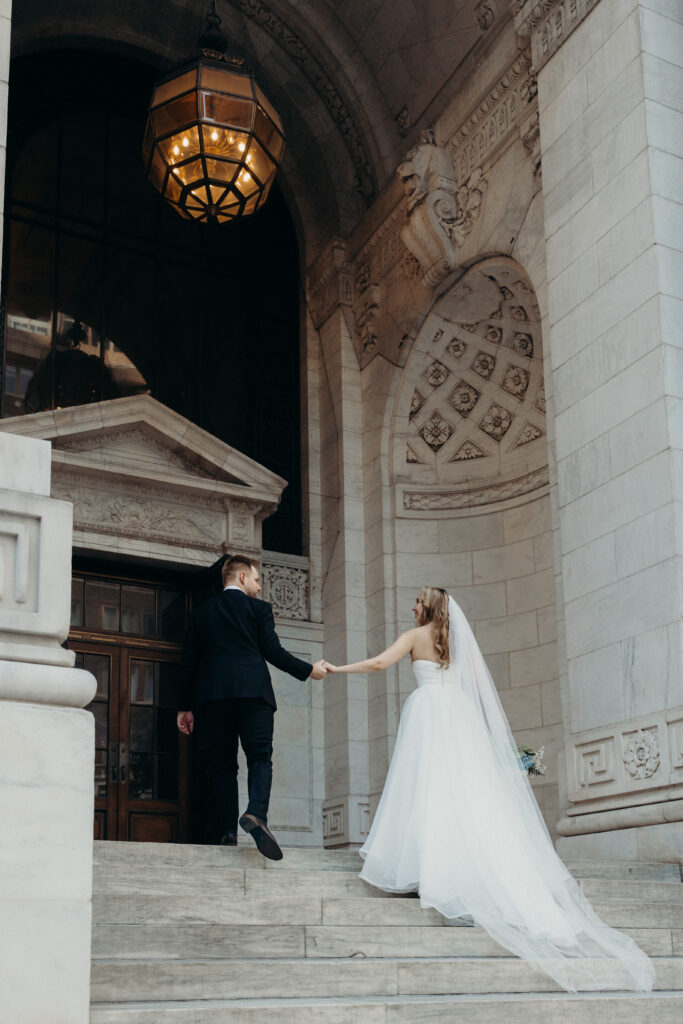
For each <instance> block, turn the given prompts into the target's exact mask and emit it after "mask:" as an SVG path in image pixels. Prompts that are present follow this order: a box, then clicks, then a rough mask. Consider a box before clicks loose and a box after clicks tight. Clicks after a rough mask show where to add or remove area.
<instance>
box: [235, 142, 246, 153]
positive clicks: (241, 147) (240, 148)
mask: <svg viewBox="0 0 683 1024" xmlns="http://www.w3.org/2000/svg"><path fill="white" fill-rule="evenodd" d="M237 148H238V149H239V151H240V153H244V151H245V149H246V148H247V147H246V146H245V145H244V143H243V142H240V144H239V146H238V147H237Z"/></svg>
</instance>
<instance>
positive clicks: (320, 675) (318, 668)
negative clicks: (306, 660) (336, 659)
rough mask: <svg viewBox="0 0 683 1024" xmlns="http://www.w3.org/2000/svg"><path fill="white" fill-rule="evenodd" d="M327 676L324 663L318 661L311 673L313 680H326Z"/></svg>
mask: <svg viewBox="0 0 683 1024" xmlns="http://www.w3.org/2000/svg"><path fill="white" fill-rule="evenodd" d="M326 675H327V669H326V668H325V662H324V661H316V663H315V665H314V666H313V671H312V672H311V679H324V678H325V676H326Z"/></svg>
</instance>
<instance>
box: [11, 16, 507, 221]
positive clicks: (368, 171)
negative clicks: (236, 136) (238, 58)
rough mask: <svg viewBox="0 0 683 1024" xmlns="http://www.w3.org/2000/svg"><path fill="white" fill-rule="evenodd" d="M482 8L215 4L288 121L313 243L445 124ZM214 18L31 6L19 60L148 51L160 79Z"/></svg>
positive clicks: (20, 29) (17, 22) (290, 162)
mask: <svg viewBox="0 0 683 1024" xmlns="http://www.w3.org/2000/svg"><path fill="white" fill-rule="evenodd" d="M492 2H493V3H495V2H496V0H492ZM481 6H482V5H481V2H479V3H478V2H477V0H218V3H217V9H218V13H219V14H220V16H221V19H222V26H223V29H224V31H225V32H226V35H227V36H228V39H229V41H230V43H231V44H232V45H233V46H234V47H235V48H237V49H238V50H240V51H241V52H242V53H243V54H244V55H245V56H246V57H247V59H248V60H249V61H250V62H251V63H252V65H253V66H254V69H255V70H256V72H257V73H258V74H259V76H260V77H262V79H263V82H264V85H265V86H266V88H267V89H268V90H269V91H270V93H271V95H272V98H273V100H274V101H275V103H276V104H277V105H278V107H279V108H280V110H281V112H282V114H283V117H284V119H285V123H286V126H287V134H288V150H287V155H286V159H285V165H284V168H283V170H284V174H285V176H286V177H287V179H288V185H289V189H287V188H286V191H288V190H289V191H290V192H291V193H294V198H295V200H296V202H297V205H298V206H299V210H300V216H301V217H302V219H303V220H304V221H307V222H308V223H305V224H304V225H303V228H304V231H305V232H307V236H308V238H309V240H311V236H312V235H315V234H319V235H320V236H321V237H323V236H325V235H329V234H330V233H332V232H341V233H342V234H346V233H347V232H348V231H349V230H350V229H351V228H352V227H353V226H354V225H355V223H356V222H357V220H358V219H359V217H360V215H361V214H362V212H363V209H364V208H365V207H366V206H367V205H369V203H370V202H371V201H372V199H373V197H374V196H375V195H376V194H377V192H378V191H379V190H380V189H381V188H382V186H383V185H384V184H385V183H386V181H387V180H388V179H389V178H390V177H391V175H392V174H393V172H394V169H395V167H396V166H397V163H398V162H399V161H400V158H401V154H402V153H403V151H404V150H405V148H406V145H407V144H408V143H409V142H410V136H411V135H412V134H414V133H415V132H416V131H418V130H419V129H421V128H424V127H425V126H426V119H427V118H429V117H434V116H436V113H437V109H438V104H439V97H440V95H441V94H442V92H443V90H444V86H445V83H447V82H448V80H449V79H450V78H451V77H452V75H453V72H454V71H455V70H456V68H457V67H458V65H459V64H460V63H461V62H462V61H463V60H464V58H465V57H466V56H467V54H468V53H469V52H470V50H471V49H472V48H473V47H474V46H475V45H476V43H477V42H478V40H479V39H480V38H481V36H482V32H483V31H484V28H483V26H482V24H481V17H480V18H479V20H478V18H477V13H478V8H480V7H481ZM489 6H490V5H489ZM207 7H208V2H207V0H163V2H160V0H118V2H117V3H112V4H99V3H98V4H93V2H92V0H22V3H21V4H16V5H15V7H14V12H13V36H12V43H13V50H14V52H16V53H25V52H28V51H30V50H32V49H36V48H39V47H46V46H50V45H52V46H54V45H65V44H67V43H68V44H69V45H74V43H78V42H81V43H82V44H83V45H90V46H91V45H92V44H93V41H94V40H95V39H97V40H98V43H99V45H108V46H110V47H114V48H118V49H121V50H123V51H128V52H133V53H135V52H137V53H138V54H139V53H140V52H141V51H143V52H145V53H146V54H147V55H151V56H152V57H153V58H154V59H155V60H156V61H157V62H158V64H159V67H160V69H161V68H165V67H167V66H168V64H169V63H171V62H174V61H177V60H179V59H182V58H183V57H185V56H186V55H187V54H188V53H190V52H192V50H193V49H194V48H195V46H196V38H197V34H198V31H199V29H200V28H201V26H202V25H203V22H204V18H205V15H206V10H207ZM84 84H87V83H84ZM406 136H408V137H409V138H408V140H407V141H406ZM313 223H315V225H316V230H315V231H312V229H311V224H313Z"/></svg>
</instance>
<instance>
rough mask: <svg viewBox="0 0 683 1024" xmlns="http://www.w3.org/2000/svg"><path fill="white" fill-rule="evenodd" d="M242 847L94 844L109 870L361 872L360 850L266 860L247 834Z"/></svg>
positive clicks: (300, 851) (289, 852)
mask: <svg viewBox="0 0 683 1024" xmlns="http://www.w3.org/2000/svg"><path fill="white" fill-rule="evenodd" d="M239 841H240V844H242V845H240V846H237V847H234V846H196V845H192V844H190V843H188V844H180V843H125V842H120V843H119V842H103V841H98V842H95V843H94V844H93V862H94V865H95V868H96V869H97V868H98V867H99V866H103V867H106V868H107V869H108V870H112V869H114V868H118V867H119V866H120V867H122V868H124V869H125V868H126V867H134V866H138V865H139V866H148V865H149V866H154V867H156V868H158V869H162V868H163V869H166V868H181V869H183V870H192V869H195V868H241V869H244V868H251V869H252V870H258V871H289V870H294V871H309V870H311V871H312V870H315V871H355V872H358V871H360V868H361V863H362V861H361V859H360V857H359V855H358V851H357V850H322V849H320V848H318V847H311V848H308V847H291V846H290V847H285V848H284V854H285V856H284V858H283V859H282V860H279V861H272V860H267V859H266V858H265V857H263V856H262V855H261V854H260V853H259V852H258V850H257V849H256V847H255V846H254V843H253V840H252V839H250V838H249V836H247V835H246V833H245V834H244V837H242V835H240V837H239Z"/></svg>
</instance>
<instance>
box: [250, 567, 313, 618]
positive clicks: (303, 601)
mask: <svg viewBox="0 0 683 1024" xmlns="http://www.w3.org/2000/svg"><path fill="white" fill-rule="evenodd" d="M261 570H262V571H261V578H262V583H263V597H264V599H265V600H266V601H270V603H271V604H272V606H273V611H274V612H275V614H276V615H277V616H279V617H281V618H284V619H299V620H307V619H308V570H307V569H303V568H296V567H293V566H290V565H279V564H277V563H274V562H269V561H266V560H265V559H264V561H263V564H262V567H261Z"/></svg>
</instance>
